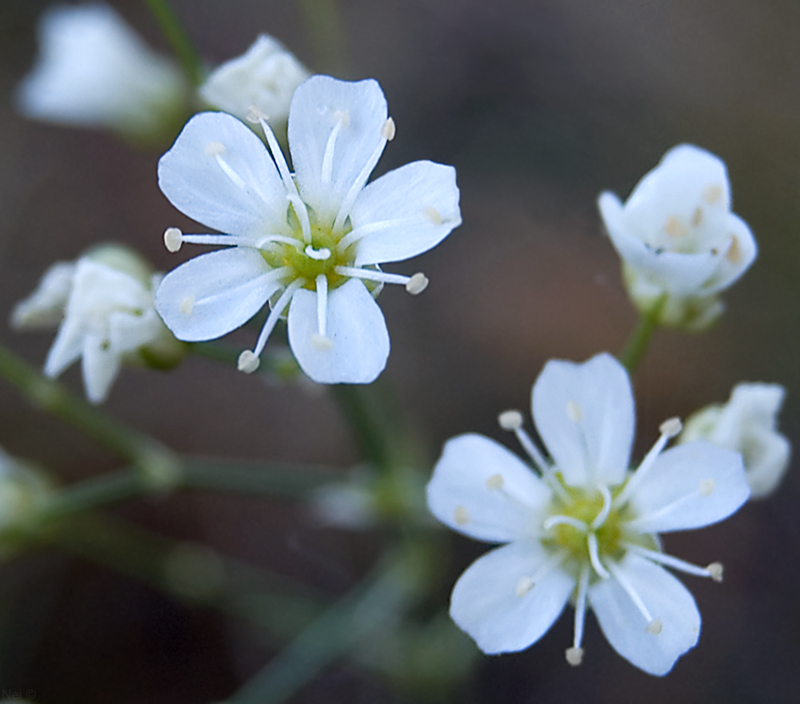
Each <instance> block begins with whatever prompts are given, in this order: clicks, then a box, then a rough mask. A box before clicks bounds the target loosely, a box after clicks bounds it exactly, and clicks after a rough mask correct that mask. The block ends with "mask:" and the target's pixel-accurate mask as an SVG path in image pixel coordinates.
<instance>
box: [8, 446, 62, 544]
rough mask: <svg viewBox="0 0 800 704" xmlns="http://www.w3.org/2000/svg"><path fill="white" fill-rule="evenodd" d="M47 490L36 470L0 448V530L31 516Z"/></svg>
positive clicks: (48, 489) (47, 485) (45, 483)
mask: <svg viewBox="0 0 800 704" xmlns="http://www.w3.org/2000/svg"><path fill="white" fill-rule="evenodd" d="M50 491H51V486H50V483H49V482H48V481H47V479H46V478H45V477H44V476H43V475H42V474H41V473H40V472H38V471H37V470H36V469H35V468H34V467H33V466H31V465H29V464H28V463H27V462H25V461H23V460H19V459H17V458H15V457H12V456H11V455H8V454H6V452H5V451H4V450H3V449H2V448H0V530H2V529H3V528H6V527H7V526H9V525H11V524H14V523H20V522H23V521H25V520H26V519H28V518H29V517H30V516H32V515H33V514H34V512H35V511H36V510H37V509H38V508H39V506H40V504H41V503H42V501H43V500H44V499H46V497H47V496H48V494H49V493H50ZM1 553H2V548H0V554H1Z"/></svg>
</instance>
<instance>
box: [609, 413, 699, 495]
mask: <svg viewBox="0 0 800 704" xmlns="http://www.w3.org/2000/svg"><path fill="white" fill-rule="evenodd" d="M682 427H683V426H682V424H681V421H680V419H679V418H670V419H669V420H666V421H664V422H663V423H662V424H661V425H660V426H659V431H660V432H661V435H660V436H659V438H658V440H656V443H655V445H653V447H651V448H650V452H648V453H647V454H646V455H645V458H644V459H643V460H642V462H641V464H640V465H639V468H638V469H637V470H636V471H635V472H634V473H633V476H632V477H631V478H630V479H628V483H627V484H625V488H624V489H623V490H622V491H621V492H620V493H619V495H618V496H617V498H616V499H614V504H613V505H614V507H617V506H622V505H623V504H624V503H625V502H626V501H627V500H628V499H629V498H630V496H631V494H632V493H633V490H634V489H635V488H636V487H637V486H638V485H639V483H640V482H641V481H642V478H643V477H644V475H645V474H647V471H648V470H649V469H650V467H652V465H653V463H654V462H655V461H656V458H657V457H658V456H659V455H660V454H661V451H662V450H663V449H664V447H666V444H667V442H668V441H669V440H670V439H671V438H674V437H675V436H676V435H678V434H679V433H680V432H681V428H682Z"/></svg>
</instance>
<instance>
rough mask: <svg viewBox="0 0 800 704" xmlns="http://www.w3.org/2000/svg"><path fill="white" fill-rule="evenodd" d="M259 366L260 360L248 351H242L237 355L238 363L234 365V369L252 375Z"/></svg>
mask: <svg viewBox="0 0 800 704" xmlns="http://www.w3.org/2000/svg"><path fill="white" fill-rule="evenodd" d="M260 364H261V360H260V359H259V358H258V357H257V356H256V355H254V354H253V353H252V352H251V351H250V350H244V352H242V353H241V354H240V355H239V361H238V362H237V363H236V367H237V369H238V370H239V371H240V372H244V373H245V374H252V373H253V372H254V371H255V370H256V369H258V367H259V365H260Z"/></svg>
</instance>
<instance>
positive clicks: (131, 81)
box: [17, 4, 187, 138]
mask: <svg viewBox="0 0 800 704" xmlns="http://www.w3.org/2000/svg"><path fill="white" fill-rule="evenodd" d="M38 31H39V48H40V56H39V60H38V63H37V64H36V66H35V67H34V69H33V71H32V72H31V73H30V74H29V75H28V76H27V77H26V78H25V79H24V80H23V81H22V83H21V84H20V86H19V89H18V92H17V104H18V107H19V109H20V111H21V112H22V113H23V114H25V115H27V116H28V117H32V118H35V119H38V120H45V121H48V122H56V123H62V124H68V125H74V126H83V127H105V128H108V129H111V130H114V131H116V132H119V133H121V134H123V135H125V136H129V137H133V138H148V137H152V136H154V135H157V134H158V133H159V132H160V131H161V130H162V129H163V128H164V127H165V125H166V124H170V123H171V122H172V121H173V120H174V118H175V115H176V114H177V113H180V111H181V110H182V105H183V102H184V100H185V97H186V95H187V86H186V82H185V80H184V78H183V76H182V74H181V72H180V71H179V70H178V68H177V67H176V66H175V65H174V64H173V63H172V62H171V61H169V60H167V59H165V58H163V57H161V56H159V55H157V54H155V53H154V52H153V51H151V50H150V49H149V48H148V47H147V46H146V45H145V44H144V43H143V42H142V41H141V39H139V37H138V36H137V35H136V34H135V33H134V32H133V30H131V28H130V27H129V26H128V25H127V24H126V23H125V22H124V20H123V19H122V18H121V17H120V16H119V15H118V14H117V13H116V12H115V11H114V10H113V9H112V8H110V7H109V6H107V5H102V4H92V5H82V6H77V7H70V6H55V7H51V8H50V9H48V10H47V11H46V12H45V13H44V15H43V16H42V18H41V20H40V22H39V30H38Z"/></svg>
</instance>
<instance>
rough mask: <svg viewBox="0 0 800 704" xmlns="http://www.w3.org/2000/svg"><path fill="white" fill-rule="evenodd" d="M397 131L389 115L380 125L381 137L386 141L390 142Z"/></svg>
mask: <svg viewBox="0 0 800 704" xmlns="http://www.w3.org/2000/svg"><path fill="white" fill-rule="evenodd" d="M396 131H397V129H396V127H395V124H394V120H393V119H392V118H391V117H389V118H387V119H386V122H384V123H383V125H381V137H383V138H384V139H385V140H386V141H387V142H391V141H392V140H393V139H394V135H395V132H396Z"/></svg>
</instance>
